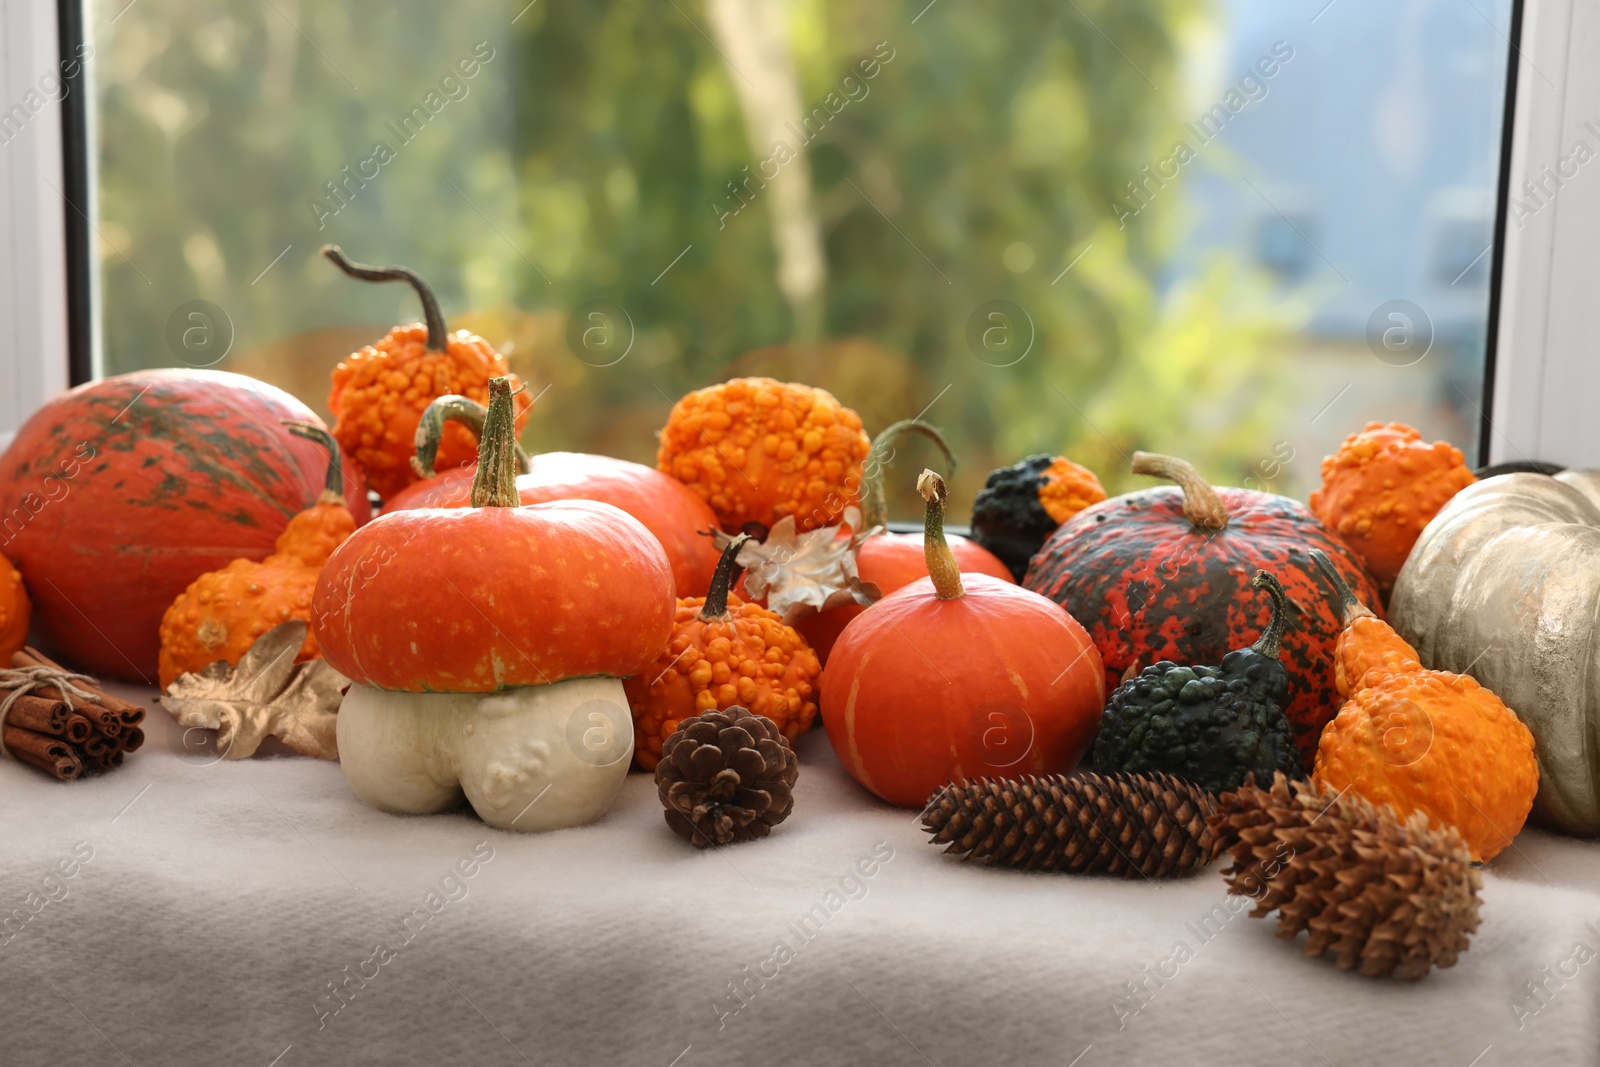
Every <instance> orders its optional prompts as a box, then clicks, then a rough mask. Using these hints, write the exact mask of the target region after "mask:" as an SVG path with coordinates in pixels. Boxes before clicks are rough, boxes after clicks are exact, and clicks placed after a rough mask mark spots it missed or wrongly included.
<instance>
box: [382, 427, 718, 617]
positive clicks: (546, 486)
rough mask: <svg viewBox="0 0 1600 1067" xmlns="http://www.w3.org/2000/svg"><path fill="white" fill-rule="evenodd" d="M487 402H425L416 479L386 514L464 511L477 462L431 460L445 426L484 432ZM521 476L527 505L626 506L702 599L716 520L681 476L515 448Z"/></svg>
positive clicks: (677, 578)
mask: <svg viewBox="0 0 1600 1067" xmlns="http://www.w3.org/2000/svg"><path fill="white" fill-rule="evenodd" d="M483 417H484V410H483V405H482V404H479V403H477V402H476V401H474V400H471V399H469V398H467V397H464V396H441V397H438V398H437V399H435V400H434V401H433V402H432V403H431V404H429V405H428V407H427V410H426V411H424V412H423V413H422V420H421V422H419V423H418V425H417V434H416V455H415V456H413V457H412V460H411V462H412V467H413V469H414V470H415V471H416V473H417V474H418V475H420V476H421V478H422V480H421V481H419V482H413V483H412V484H411V485H409V486H407V487H406V488H405V489H402V490H401V491H400V492H399V493H397V494H395V496H394V497H393V498H392V499H391V500H389V502H388V503H387V504H385V505H384V512H385V513H389V512H395V511H407V510H410V509H412V508H464V507H466V506H468V504H470V503H471V500H472V477H473V473H474V471H476V469H477V464H476V463H469V464H466V465H463V466H460V467H451V468H449V469H448V470H441V471H437V472H435V470H434V458H435V455H436V453H437V452H438V449H439V441H440V438H441V436H442V431H443V429H444V426H445V424H446V423H447V422H455V423H458V424H459V425H458V426H456V427H455V428H456V429H462V428H465V429H466V430H467V432H468V433H470V434H472V435H473V436H474V437H476V436H478V435H480V434H481V433H482V432H483ZM517 461H518V464H519V467H520V469H521V470H522V471H523V473H521V474H519V475H518V476H517V493H518V495H519V496H520V497H521V498H522V502H523V503H524V504H543V503H545V502H546V501H550V500H598V501H601V502H602V503H606V504H611V505H613V506H615V507H618V508H621V509H622V510H623V511H626V512H627V513H628V514H629V515H632V516H633V517H634V518H636V519H638V520H639V521H640V522H642V523H644V525H645V527H646V528H647V529H649V531H650V532H651V533H653V534H655V535H656V540H658V541H660V542H661V547H662V548H663V549H664V550H665V551H666V553H667V559H668V561H669V562H670V563H671V564H672V578H673V582H674V584H675V586H676V588H677V594H678V595H679V596H704V595H705V594H706V590H708V589H710V588H711V575H712V573H713V572H714V571H715V570H716V569H717V546H716V544H715V542H714V541H713V540H712V538H711V531H712V530H713V529H715V528H716V525H717V517H716V516H715V515H714V514H712V511H711V508H710V507H709V506H708V505H707V504H706V502H705V501H704V500H701V499H700V498H699V497H698V496H696V495H695V494H694V492H692V491H691V490H690V489H689V487H688V486H686V485H684V484H683V483H682V482H680V481H678V480H677V479H676V478H671V477H668V476H667V475H665V474H662V473H661V472H660V471H658V470H656V469H655V468H653V467H646V466H645V465H644V464H642V463H630V462H629V461H628V460H625V459H615V458H613V457H611V456H600V455H593V454H591V453H587V452H545V453H542V454H540V455H538V456H535V457H533V458H532V459H531V460H530V459H529V458H528V457H527V456H525V455H523V453H522V451H521V450H520V449H518V451H517Z"/></svg>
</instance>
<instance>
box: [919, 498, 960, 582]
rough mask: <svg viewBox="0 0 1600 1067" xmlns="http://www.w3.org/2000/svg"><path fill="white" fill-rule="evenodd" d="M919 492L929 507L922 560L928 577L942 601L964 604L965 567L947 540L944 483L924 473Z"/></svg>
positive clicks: (925, 521) (924, 529)
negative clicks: (962, 599) (945, 532)
mask: <svg viewBox="0 0 1600 1067" xmlns="http://www.w3.org/2000/svg"><path fill="white" fill-rule="evenodd" d="M917 492H919V493H921V494H922V499H923V500H925V501H927V504H928V507H927V510H926V511H924V512H923V516H922V556H923V559H925V560H926V561H927V564H928V577H930V578H932V579H933V588H934V590H935V591H936V592H937V593H938V596H939V599H940V600H960V599H961V598H962V597H964V596H966V595H967V590H966V588H965V587H964V586H963V585H962V584H961V565H960V564H958V563H957V562H956V554H955V553H954V552H952V551H950V544H949V542H948V541H946V540H945V539H944V501H945V495H946V494H945V487H944V479H943V478H941V477H939V476H938V475H937V474H935V473H933V471H930V470H924V471H923V472H922V475H921V476H920V477H918V478H917Z"/></svg>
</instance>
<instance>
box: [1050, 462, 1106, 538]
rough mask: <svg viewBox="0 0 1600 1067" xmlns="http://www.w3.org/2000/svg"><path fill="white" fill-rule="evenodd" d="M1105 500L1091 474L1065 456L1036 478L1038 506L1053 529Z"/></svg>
mask: <svg viewBox="0 0 1600 1067" xmlns="http://www.w3.org/2000/svg"><path fill="white" fill-rule="evenodd" d="M1105 498H1106V490H1105V486H1103V485H1101V484H1100V479H1099V478H1097V477H1095V473H1094V471H1092V470H1090V469H1089V468H1088V467H1085V466H1083V465H1082V464H1081V463H1074V462H1072V460H1070V459H1068V458H1067V457H1066V456H1056V457H1055V458H1054V459H1052V460H1051V461H1050V466H1049V467H1047V468H1045V470H1044V473H1043V474H1042V475H1040V484H1039V504H1040V506H1041V507H1043V508H1044V510H1045V514H1047V515H1049V516H1050V517H1051V518H1052V519H1054V520H1055V521H1056V524H1057V525H1060V524H1061V523H1063V522H1066V521H1067V520H1068V519H1070V518H1072V516H1074V515H1076V514H1077V513H1078V512H1080V511H1082V510H1083V509H1084V508H1086V507H1088V506H1089V505H1090V504H1098V503H1100V501H1102V500H1104V499H1105Z"/></svg>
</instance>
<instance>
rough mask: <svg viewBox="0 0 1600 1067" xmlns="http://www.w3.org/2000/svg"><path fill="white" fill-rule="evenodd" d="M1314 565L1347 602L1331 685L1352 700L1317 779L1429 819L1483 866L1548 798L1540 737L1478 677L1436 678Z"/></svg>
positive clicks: (1327, 741)
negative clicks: (1543, 791)
mask: <svg viewBox="0 0 1600 1067" xmlns="http://www.w3.org/2000/svg"><path fill="white" fill-rule="evenodd" d="M1311 557H1312V560H1313V561H1314V562H1315V563H1316V565H1317V567H1318V569H1319V570H1321V572H1322V574H1323V576H1324V577H1325V578H1326V579H1327V580H1328V582H1329V583H1330V584H1331V585H1332V586H1333V587H1334V589H1335V590H1336V592H1337V594H1338V598H1339V603H1340V608H1341V611H1342V613H1343V616H1344V630H1343V632H1342V633H1340V635H1339V639H1338V643H1337V644H1336V646H1335V649H1334V681H1335V684H1336V685H1337V686H1338V689H1339V693H1340V694H1341V695H1342V696H1344V697H1346V700H1345V704H1344V706H1343V707H1342V708H1340V709H1339V714H1338V715H1336V716H1335V717H1334V719H1333V721H1332V722H1330V723H1329V724H1328V725H1327V727H1326V728H1325V729H1324V730H1323V732H1322V739H1321V742H1320V744H1318V746H1317V760H1316V767H1315V769H1314V771H1313V777H1314V778H1315V779H1316V780H1317V781H1318V782H1319V783H1321V784H1322V785H1326V786H1332V787H1333V788H1335V789H1340V790H1343V789H1350V790H1353V791H1354V792H1356V793H1358V794H1360V795H1361V796H1364V797H1365V798H1366V799H1368V800H1370V801H1372V802H1373V803H1374V804H1389V805H1392V806H1393V807H1394V809H1395V810H1396V811H1397V812H1398V813H1399V814H1400V816H1401V817H1402V818H1404V817H1405V816H1407V815H1409V814H1410V813H1411V812H1413V811H1424V812H1426V813H1427V814H1428V815H1429V816H1430V817H1431V818H1433V819H1434V820H1436V821H1438V822H1440V823H1442V824H1444V825H1448V826H1454V827H1455V828H1456V829H1458V830H1459V831H1461V836H1462V837H1463V838H1464V839H1465V840H1466V842H1467V846H1468V847H1469V848H1470V849H1471V850H1472V858H1473V859H1475V860H1490V859H1493V858H1494V857H1495V856H1496V855H1498V854H1499V853H1500V852H1501V851H1502V850H1504V849H1505V848H1506V846H1507V845H1509V844H1510V843H1511V840H1512V838H1514V837H1516V835H1517V832H1518V831H1519V830H1521V829H1522V824H1523V823H1524V822H1525V821H1526V820H1527V817H1528V812H1529V810H1530V809H1531V808H1532V807H1533V798H1534V795H1535V794H1536V793H1537V792H1538V790H1539V765H1538V762H1537V760H1536V759H1535V758H1534V746H1533V734H1532V733H1530V732H1529V731H1528V728H1527V727H1526V726H1524V725H1523V724H1522V722H1521V720H1519V719H1518V718H1517V716H1516V714H1515V713H1514V712H1512V710H1511V709H1510V708H1508V707H1506V705H1505V704H1504V702H1502V701H1501V700H1500V698H1499V697H1498V696H1496V695H1495V694H1494V693H1492V692H1490V691H1489V690H1487V689H1485V688H1484V687H1483V686H1482V685H1479V684H1478V682H1477V681H1476V680H1475V679H1473V678H1472V677H1470V676H1468V675H1465V674H1451V673H1449V672H1447V671H1430V670H1428V669H1427V668H1426V667H1424V666H1423V665H1422V663H1421V661H1420V660H1419V659H1418V658H1417V653H1416V650H1415V649H1413V648H1412V647H1411V646H1410V645H1409V644H1407V643H1406V642H1405V640H1404V639H1403V638H1401V637H1400V635H1399V634H1397V633H1395V632H1394V629H1393V628H1392V627H1391V626H1390V625H1389V624H1388V623H1386V622H1384V621H1382V620H1381V619H1379V618H1377V617H1376V616H1375V615H1373V614H1372V612H1371V611H1369V610H1368V609H1367V607H1366V606H1365V605H1363V604H1362V603H1361V602H1360V601H1358V600H1357V599H1356V598H1355V595H1354V594H1353V593H1351V592H1350V587H1349V586H1348V585H1346V584H1345V582H1344V579H1343V577H1341V576H1340V574H1339V572H1338V571H1337V570H1335V569H1334V567H1333V564H1332V562H1331V561H1330V560H1329V559H1328V557H1327V556H1326V555H1324V554H1323V553H1321V552H1319V551H1317V550H1315V549H1312V550H1311Z"/></svg>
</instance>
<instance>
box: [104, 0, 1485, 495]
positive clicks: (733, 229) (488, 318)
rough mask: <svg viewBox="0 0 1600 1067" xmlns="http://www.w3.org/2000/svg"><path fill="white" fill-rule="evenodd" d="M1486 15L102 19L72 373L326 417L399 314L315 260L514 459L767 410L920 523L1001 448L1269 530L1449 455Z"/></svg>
mask: <svg viewBox="0 0 1600 1067" xmlns="http://www.w3.org/2000/svg"><path fill="white" fill-rule="evenodd" d="M1510 6H1511V5H1510V0H1477V2H1475V3H1472V4H1439V3H1434V2H1431V0H1390V2H1386V3H1378V2H1376V0H1336V2H1334V3H1330V4H1327V6H1325V7H1324V6H1322V4H1321V3H1309V4H1303V3H1295V4H1285V3H1283V2H1282V0H1215V2H1212V3H1199V2H1194V0H1078V2H1075V3H1069V4H1060V3H1055V2H1045V0H1007V2H1005V3H1003V4H1002V5H1000V6H999V7H996V6H994V5H966V4H956V3H939V2H937V0H936V2H934V3H932V4H928V3H927V0H912V2H910V3H906V4H897V3H889V4H870V5H868V4H849V3H835V2H827V0H790V2H786V3H778V2H771V3H745V2H743V0H679V2H678V3H676V4H665V5H663V4H656V3H636V2H619V3H612V4H554V3H548V2H546V3H531V4H525V3H524V2H523V0H512V2H511V3H503V2H498V0H496V2H490V0H461V2H457V3H453V4H450V5H447V6H442V5H438V4H433V3H421V2H414V0H400V2H397V3H392V4H385V5H367V4H312V3H307V2H304V0H271V2H269V3H266V4H253V3H251V4H247V3H244V2H242V0H218V2H216V3H212V4H207V5H194V4H189V3H181V2H179V0H140V2H139V3H137V4H134V5H126V4H125V0H100V2H97V3H96V4H95V5H94V14H95V16H96V17H95V20H94V21H95V44H96V48H97V53H98V63H97V69H96V72H95V76H96V79H97V83H98V121H99V157H98V168H99V179H98V180H99V195H100V204H99V212H100V214H99V218H98V220H97V229H98V234H99V258H100V270H101V280H102V294H103V308H102V316H103V336H104V353H103V371H104V372H105V373H108V374H109V373H118V372H122V371H126V370H131V369H135V368H139V367H149V366H183V365H186V364H187V365H215V366H219V367H222V368H224V369H232V370H237V371H241V372H244V373H247V374H252V375H255V376H258V377H261V378H265V379H267V380H269V381H273V382H275V383H277V384H280V385H283V386H285V387H287V388H289V389H290V390H291V391H293V392H295V393H297V394H299V395H300V396H302V397H303V398H304V399H306V400H307V401H308V402H310V403H311V404H312V405H313V406H316V407H319V408H323V409H324V410H325V406H326V398H327V384H328V376H329V373H330V371H331V369H332V367H333V365H334V364H335V363H336V362H337V361H338V360H339V359H340V358H342V357H343V356H344V355H346V354H347V353H349V352H350V351H351V350H352V349H354V348H356V347H359V346H360V345H361V344H363V343H366V342H369V341H372V340H375V339H376V338H377V337H378V336H380V335H381V333H382V332H383V331H384V330H386V329H387V328H388V327H389V326H390V325H391V324H393V323H395V322H404V321H412V320H415V319H416V318H418V317H419V312H418V309H417V307H416V306H415V303H414V299H413V298H412V297H411V296H410V294H409V293H408V292H407V291H406V290H405V289H404V287H401V286H368V285H361V284H359V283H356V282H353V281H350V280H348V279H346V278H344V277H343V276H342V275H340V274H339V273H338V272H337V271H336V270H335V269H334V268H333V267H332V266H331V265H330V264H329V263H327V262H326V261H325V260H323V259H322V258H320V257H319V256H318V255H317V249H318V248H319V247H320V246H321V245H322V244H323V243H325V242H333V243H337V244H339V245H341V246H342V247H343V248H344V249H345V250H346V252H347V253H348V254H349V255H351V256H352V257H353V258H356V259H358V260H363V261H367V262H382V263H394V262H401V263H406V264H409V265H411V266H413V267H414V268H416V269H417V270H418V271H419V272H421V273H422V274H423V275H424V276H426V277H427V278H428V279H429V280H430V281H432V283H433V284H434V286H435V287H436V288H437V290H438V292H439V295H440V298H441V301H442V303H443V305H444V307H445V310H446V313H447V316H448V318H449V320H450V322H451V325H452V326H462V327H467V328H469V329H472V330H475V331H476V332H478V333H481V334H482V335H484V336H485V337H486V338H487V339H489V340H490V341H491V342H492V343H494V344H495V345H496V346H497V347H499V348H500V349H501V350H502V351H505V352H507V353H508V355H509V357H510V359H511V362H512V364H513V366H514V367H515V368H516V369H517V370H518V372H519V373H521V374H522V375H523V376H524V377H525V378H526V379H527V380H528V381H529V382H530V384H531V387H532V389H533V391H534V392H535V393H541V394H542V395H541V399H540V401H539V405H538V408H537V411H536V414H535V415H534V417H533V418H532V419H531V421H530V424H529V428H528V431H527V435H526V441H527V443H528V444H529V445H531V446H533V447H535V448H537V449H541V450H543V449H553V448H563V449H572V450H583V451H599V452H608V453H612V454H615V455H621V456H626V457H629V458H633V459H639V460H644V461H650V460H652V459H653V455H654V449H655V438H654V433H655V431H656V430H657V429H658V428H659V427H660V425H661V424H662V422H663V421H664V420H665V416H666V412H667V410H668V408H669V406H670V404H671V401H672V400H673V399H675V398H676V397H677V396H679V395H680V394H681V393H683V392H684V391H686V390H689V389H692V388H695V387H699V386H702V385H706V384H709V383H711V382H715V381H719V380H722V379H723V378H726V377H729V376H732V375H738V374H771V375H774V376H777V377H782V378H790V379H798V380H804V381H808V382H811V383H814V384H817V385H822V386H825V387H827V388H829V389H831V390H833V391H834V392H835V393H836V394H838V395H839V397H840V398H841V399H842V400H844V401H845V402H846V403H848V404H850V405H852V406H853V407H855V408H857V409H858V410H859V411H860V412H861V413H862V415H863V417H864V418H865V420H866V423H867V426H868V428H869V430H876V429H878V428H881V427H883V426H885V425H887V424H888V423H890V422H891V421H894V420H896V419H899V418H905V417H909V416H914V415H918V414H922V413H925V414H926V416H927V417H928V418H929V419H931V420H932V421H934V422H936V423H937V424H939V425H940V426H942V427H944V428H945V429H946V431H947V432H948V434H949V435H950V438H951V442H952V444H953V445H954V447H955V449H956V451H957V454H958V456H959V458H960V460H961V468H960V471H959V472H958V474H957V477H956V479H955V485H954V487H953V491H954V493H955V496H956V500H957V501H958V504H959V505H960V506H961V507H963V508H964V507H965V505H966V503H967V502H970V500H971V497H972V494H973V493H974V492H975V491H976V489H977V488H978V487H979V486H980V485H981V484H982V479H983V477H984V474H985V473H986V472H987V471H988V470H989V469H990V468H992V467H994V466H997V465H1000V464H1003V463H1009V462H1012V461H1014V460H1016V459H1018V458H1020V457H1021V456H1023V455H1025V454H1027V453H1030V452H1037V451H1049V452H1065V453H1067V454H1069V455H1072V456H1073V457H1075V458H1077V459H1079V460H1080V461H1082V462H1085V463H1087V464H1088V465H1089V466H1091V467H1093V468H1094V469H1096V470H1097V471H1098V472H1099V473H1100V474H1101V476H1102V478H1103V479H1104V480H1105V482H1106V484H1107V487H1108V488H1109V489H1111V490H1112V491H1116V490H1118V489H1120V488H1124V487H1129V486H1131V485H1133V484H1136V483H1142V482H1143V479H1136V478H1134V477H1133V476H1131V475H1128V474H1127V473H1126V468H1127V461H1126V456H1127V455H1128V454H1130V453H1132V452H1133V451H1134V450H1135V449H1139V448H1143V449H1150V450H1157V451H1165V452H1173V453H1178V454H1181V455H1184V456H1186V457H1188V458H1190V459H1192V460H1194V461H1195V462H1197V463H1198V464H1199V465H1200V466H1201V468H1202V469H1203V470H1204V471H1205V472H1206V473H1207V474H1209V475H1210V476H1211V477H1213V478H1214V479H1215V480H1217V481H1219V482H1221V481H1226V482H1233V483H1239V482H1243V481H1245V480H1246V479H1252V478H1253V479H1254V481H1253V482H1251V483H1250V484H1260V485H1263V486H1265V487H1268V488H1273V489H1276V490H1277V491H1280V492H1286V493H1289V494H1291V495H1296V496H1301V497H1302V498H1303V497H1304V495H1305V494H1306V493H1307V492H1308V491H1309V489H1310V488H1311V487H1313V486H1314V485H1315V483H1316V480H1317V477H1318V461H1319V459H1320V457H1321V456H1322V455H1324V454H1326V453H1327V452H1329V451H1331V450H1332V448H1333V447H1334V446H1335V445H1336V444H1337V442H1338V440H1339V439H1340V438H1341V437H1342V436H1343V435H1344V434H1345V433H1347V432H1349V431H1351V430H1354V429H1356V428H1358V427H1359V426H1360V425H1361V424H1362V423H1363V422H1365V421H1366V420H1368V419H1373V418H1380V419H1400V420H1404V421H1407V422H1410V423H1413V424H1414V425H1416V426H1418V427H1419V428H1421V429H1422V431H1423V432H1424V434H1426V435H1428V436H1430V437H1433V436H1440V437H1445V438H1447V439H1449V440H1451V441H1453V442H1454V443H1456V444H1458V445H1460V446H1461V447H1462V448H1463V449H1465V450H1466V451H1467V452H1468V454H1469V456H1471V455H1474V454H1475V449H1476V444H1477V441H1476V438H1477V426H1478V417H1479V416H1478V409H1479V408H1480V407H1481V406H1482V404H1483V399H1482V396H1481V392H1482V379H1483V363H1484V345H1485V323H1486V319H1487V309H1488V281H1489V273H1490V271H1489V268H1490V260H1491V258H1492V254H1491V252H1490V248H1489V246H1490V241H1491V237H1492V233H1493V226H1494V192H1495V183H1496V178H1497V173H1498V162H1499V141H1500V129H1499V127H1500V119H1501V113H1502V108H1503V101H1504V95H1505V71H1506V54H1507V52H1508V42H1507V38H1506V33H1507V28H1508V25H1509V17H1510V15H1509V12H1510ZM1319 9H1320V10H1319ZM197 301H199V302H203V303H196V302H197ZM197 312H198V313H199V314H200V318H195V317H194V316H195V314H196V313H197ZM624 353H625V354H624ZM546 390H547V391H546ZM905 453H906V455H905V465H904V467H903V468H900V469H899V474H900V477H899V478H898V479H896V480H895V483H894V490H895V492H894V495H893V498H892V499H893V500H894V508H895V514H896V515H897V517H901V518H909V517H913V516H914V515H915V514H916V513H917V508H916V505H915V503H914V494H913V493H912V491H911V488H910V483H911V480H912V477H911V475H912V473H913V471H914V470H915V469H916V468H915V467H914V466H913V464H921V463H923V462H931V461H932V458H933V457H932V456H931V455H929V454H927V453H925V452H924V451H922V446H921V445H920V444H908V445H907V446H906V449H905Z"/></svg>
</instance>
